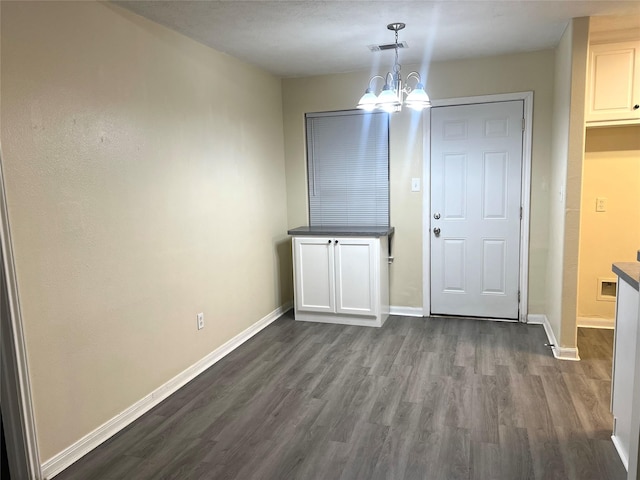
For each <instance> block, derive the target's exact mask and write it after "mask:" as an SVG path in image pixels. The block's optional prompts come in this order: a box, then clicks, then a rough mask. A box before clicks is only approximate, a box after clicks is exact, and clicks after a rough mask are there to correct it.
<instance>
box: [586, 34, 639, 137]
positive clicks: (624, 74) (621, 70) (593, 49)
mask: <svg viewBox="0 0 640 480" xmlns="http://www.w3.org/2000/svg"><path fill="white" fill-rule="evenodd" d="M585 120H586V122H587V126H594V125H616V124H628V123H638V122H640V42H639V41H635V42H623V43H606V44H596V45H590V46H589V65H588V74H587V105H586V111H585Z"/></svg>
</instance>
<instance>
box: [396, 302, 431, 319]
mask: <svg viewBox="0 0 640 480" xmlns="http://www.w3.org/2000/svg"><path fill="white" fill-rule="evenodd" d="M389 313H390V314H391V315H399V316H401V317H428V316H429V315H425V314H424V312H423V310H422V309H421V308H418V307H398V306H393V305H392V306H391V307H390V312H389Z"/></svg>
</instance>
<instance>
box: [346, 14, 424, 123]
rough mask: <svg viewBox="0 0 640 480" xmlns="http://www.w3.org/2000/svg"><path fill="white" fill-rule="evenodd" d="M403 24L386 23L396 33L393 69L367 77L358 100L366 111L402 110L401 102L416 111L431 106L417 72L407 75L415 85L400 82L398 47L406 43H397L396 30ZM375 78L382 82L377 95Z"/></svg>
mask: <svg viewBox="0 0 640 480" xmlns="http://www.w3.org/2000/svg"><path fill="white" fill-rule="evenodd" d="M405 26H406V25H405V24H404V23H401V22H397V23H390V24H389V25H387V28H388V29H389V30H391V31H393V32H395V34H396V39H395V43H394V44H393V47H392V48H393V49H394V50H395V54H396V57H395V62H394V64H393V71H391V72H387V74H386V75H385V76H384V77H383V76H381V75H374V76H373V77H371V78H370V79H369V85H368V87H367V89H366V90H365V92H364V95H363V96H362V98H360V101H359V102H358V105H357V107H358V108H360V109H362V110H366V111H373V110H384V111H385V112H389V113H392V112H399V111H400V110H402V105H403V104H404V105H406V106H407V107H409V108H412V109H414V110H417V111H420V110H422V109H424V108H429V107H430V106H431V100H429V95H427V92H425V91H424V85H423V84H422V80H421V78H420V74H419V73H418V72H411V73H410V74H409V75H407V81H408V80H409V79H414V80H416V86H415V87H414V88H411V87H409V85H404V86H403V84H402V77H401V76H400V68H401V66H400V62H399V61H398V49H399V48H401V46H406V44H404V42H403V43H402V44H399V43H398V32H399V31H400V30H402V29H403V28H404V27H405ZM375 80H382V81H383V82H384V86H383V87H382V91H381V92H380V94H379V95H376V94H375V93H374V87H373V84H374V81H375ZM405 95H406V98H405Z"/></svg>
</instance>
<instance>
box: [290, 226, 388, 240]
mask: <svg viewBox="0 0 640 480" xmlns="http://www.w3.org/2000/svg"><path fill="white" fill-rule="evenodd" d="M394 231H395V228H394V227H379V226H375V225H374V226H363V227H343V226H340V227H332V226H321V227H305V226H302V227H297V228H292V229H291V230H289V231H288V232H287V233H288V234H289V235H292V236H294V237H295V236H303V235H317V236H321V237H324V236H331V237H385V236H391V235H393V232H394Z"/></svg>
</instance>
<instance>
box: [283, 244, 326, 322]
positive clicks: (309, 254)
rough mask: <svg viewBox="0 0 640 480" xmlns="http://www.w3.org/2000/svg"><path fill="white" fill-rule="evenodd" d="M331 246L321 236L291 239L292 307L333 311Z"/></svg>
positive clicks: (310, 310) (305, 309) (304, 309)
mask: <svg viewBox="0 0 640 480" xmlns="http://www.w3.org/2000/svg"><path fill="white" fill-rule="evenodd" d="M333 252H334V249H333V244H332V240H331V239H328V238H323V237H317V238H307V237H295V238H294V239H293V257H294V258H293V261H294V266H295V300H296V309H297V310H301V311H307V312H335V306H336V303H335V282H334V275H335V271H334V254H333Z"/></svg>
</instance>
